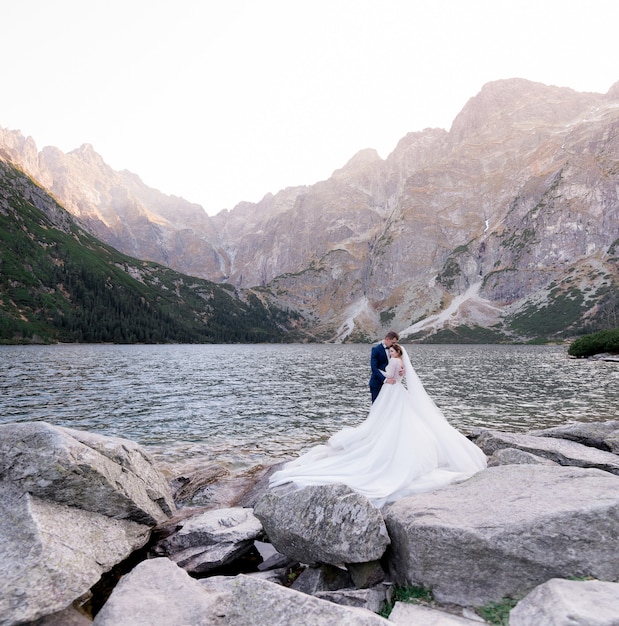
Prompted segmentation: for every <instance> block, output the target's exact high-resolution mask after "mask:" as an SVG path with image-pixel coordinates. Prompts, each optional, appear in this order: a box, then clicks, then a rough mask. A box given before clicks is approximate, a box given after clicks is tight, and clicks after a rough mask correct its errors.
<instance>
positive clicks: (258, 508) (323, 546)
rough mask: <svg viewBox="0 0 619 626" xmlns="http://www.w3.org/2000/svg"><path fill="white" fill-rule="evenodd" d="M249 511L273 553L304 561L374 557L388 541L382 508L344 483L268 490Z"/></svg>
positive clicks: (356, 560) (337, 561) (333, 561)
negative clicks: (258, 521)
mask: <svg viewBox="0 0 619 626" xmlns="http://www.w3.org/2000/svg"><path fill="white" fill-rule="evenodd" d="M254 513H255V515H256V517H258V519H260V521H261V522H262V525H263V527H264V529H265V531H266V533H267V536H268V537H269V539H270V541H271V542H272V543H273V545H274V546H275V548H276V549H277V550H278V552H281V553H282V554H285V555H287V556H289V557H290V558H291V559H294V560H297V561H299V562H301V563H306V564H308V565H315V564H318V563H330V564H332V565H339V564H341V563H364V562H366V561H374V560H377V559H380V558H381V556H382V555H383V554H384V552H385V550H386V548H387V546H388V545H389V535H388V534H387V529H386V527H385V523H384V520H383V517H382V514H381V512H380V511H379V510H378V509H377V508H375V507H374V506H372V504H371V503H370V501H369V500H368V499H367V498H365V497H364V496H362V495H360V494H358V493H356V492H354V491H353V490H352V489H350V488H349V487H347V486H345V485H320V486H312V487H306V488H305V489H301V490H272V491H269V492H268V493H266V494H264V495H263V496H262V497H261V498H260V499H259V500H258V501H257V502H256V505H255V507H254Z"/></svg>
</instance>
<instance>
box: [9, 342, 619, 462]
mask: <svg viewBox="0 0 619 626" xmlns="http://www.w3.org/2000/svg"><path fill="white" fill-rule="evenodd" d="M405 347H406V349H407V351H408V353H409V356H410V358H411V361H412V363H413V366H414V367H415V368H416V370H417V373H418V374H419V376H420V378H421V380H422V381H423V383H424V385H425V387H426V390H427V391H428V393H429V394H430V395H431V396H432V397H433V399H434V400H435V402H436V403H437V404H438V406H439V407H440V408H441V409H442V410H443V412H444V414H445V416H446V417H447V419H448V420H449V421H450V423H451V424H452V425H453V426H455V427H456V428H458V429H460V430H461V431H463V432H465V433H466V432H467V431H470V430H472V429H474V428H477V427H489V428H497V429H501V430H506V431H512V432H523V431H526V430H528V429H532V428H542V427H548V426H555V425H558V424H564V423H566V422H569V421H598V420H608V419H617V417H618V415H617V407H618V406H619V364H617V363H605V362H600V361H587V360H574V359H569V358H568V357H567V348H566V347H565V346H506V345H407V346H405ZM369 355H370V346H369V345H360V344H352V345H347V344H311V345H305V344H303V345H301V344H292V345H291V344H283V345H279V344H278V345H272V344H261V345H138V346H136V345H90V344H80V345H74V344H70V345H67V344H64V345H55V346H0V423H4V422H12V421H17V422H20V421H29V420H44V421H47V422H50V423H52V424H56V425H59V426H68V427H71V428H78V429H82V430H88V431H91V432H98V433H101V434H105V435H115V436H120V437H125V438H128V439H132V440H134V441H136V442H138V443H140V444H142V445H144V446H146V447H147V448H148V449H149V450H150V451H151V452H152V453H153V455H154V456H155V458H157V459H158V460H162V461H168V462H171V463H181V462H184V461H187V460H189V459H196V460H197V459H200V460H217V461H219V462H222V463H224V464H226V465H227V466H228V467H230V468H231V469H233V470H235V469H236V470H242V469H245V468H248V467H251V466H252V465H255V464H258V463H273V462H277V461H280V460H283V459H284V458H290V457H293V456H296V454H298V452H300V451H301V450H302V449H304V448H306V447H308V446H310V445H313V444H315V443H318V442H323V441H324V440H326V439H327V438H328V437H329V436H330V435H331V434H332V433H334V432H335V431H337V430H339V429H340V428H341V427H342V426H353V425H356V424H358V423H360V422H361V421H362V420H363V419H365V417H366V415H367V412H368V410H369V407H370V394H369V389H368V379H369Z"/></svg>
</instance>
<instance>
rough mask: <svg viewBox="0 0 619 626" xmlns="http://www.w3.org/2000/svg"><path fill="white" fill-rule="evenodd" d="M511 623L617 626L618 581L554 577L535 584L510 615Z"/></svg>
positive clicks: (555, 625)
mask: <svg viewBox="0 0 619 626" xmlns="http://www.w3.org/2000/svg"><path fill="white" fill-rule="evenodd" d="M509 624H510V626H531V625H532V624H552V626H575V625H577V624H582V625H583V626H617V624H619V583H613V582H604V581H600V580H561V579H556V578H553V579H551V580H549V581H548V582H546V583H544V584H543V585H540V586H539V587H536V588H535V589H534V590H533V591H532V592H531V593H530V594H529V595H528V596H527V597H526V598H524V599H522V600H521V601H520V602H518V604H517V605H516V606H515V607H514V608H513V609H512V610H511V612H510V614H509Z"/></svg>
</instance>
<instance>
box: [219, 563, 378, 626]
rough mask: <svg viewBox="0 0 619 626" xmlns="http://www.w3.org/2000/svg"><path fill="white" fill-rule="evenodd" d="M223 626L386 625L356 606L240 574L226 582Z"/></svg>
mask: <svg viewBox="0 0 619 626" xmlns="http://www.w3.org/2000/svg"><path fill="white" fill-rule="evenodd" d="M228 589H229V593H230V595H229V596H228V603H227V605H226V614H225V620H226V621H225V624H226V625H227V626H265V625H266V624H268V626H290V625H291V624H294V625H295V626H333V625H334V624H337V625H338V626H339V625H342V626H346V625H349V626H379V625H382V626H387V625H388V624H389V622H388V621H387V620H385V619H383V618H382V617H380V616H378V615H376V614H375V613H373V612H371V611H369V610H367V609H363V608H358V607H351V606H344V605H341V604H335V603H334V602H329V601H328V600H321V599H320V598H316V597H314V596H309V595H307V594H304V593H301V592H299V591H294V590H293V589H289V588H287V587H282V586H281V585H277V584H275V583H272V582H269V581H265V580H261V579H258V578H255V577H252V576H245V575H243V574H241V575H240V576H236V577H234V578H233V579H231V580H230V581H228Z"/></svg>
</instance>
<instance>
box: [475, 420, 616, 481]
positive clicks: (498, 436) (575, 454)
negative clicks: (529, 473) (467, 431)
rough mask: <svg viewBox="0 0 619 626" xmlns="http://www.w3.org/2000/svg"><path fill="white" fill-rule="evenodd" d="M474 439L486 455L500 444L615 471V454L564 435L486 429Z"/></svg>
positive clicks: (562, 462) (559, 460) (489, 454)
mask: <svg viewBox="0 0 619 626" xmlns="http://www.w3.org/2000/svg"><path fill="white" fill-rule="evenodd" d="M475 443H476V444H477V445H478V446H479V447H480V448H481V449H482V450H483V451H484V452H485V453H486V455H487V456H489V457H490V456H492V455H493V454H494V453H495V452H496V451H497V450H500V449H502V448H517V449H519V450H524V451H525V452H530V453H531V454H535V455H537V456H541V457H544V458H546V459H550V460H551V461H554V462H555V463H559V465H573V466H575V467H595V468H598V469H601V470H604V471H606V472H611V473H613V474H619V456H618V455H616V454H613V453H612V452H605V451H603V450H598V449H597V448H591V447H589V446H585V445H583V444H581V443H576V442H575V441H569V440H567V439H557V438H554V437H534V436H532V435H520V434H515V433H504V432H499V431H496V430H486V431H484V432H483V433H481V434H480V435H479V436H478V437H477V439H476V440H475Z"/></svg>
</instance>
